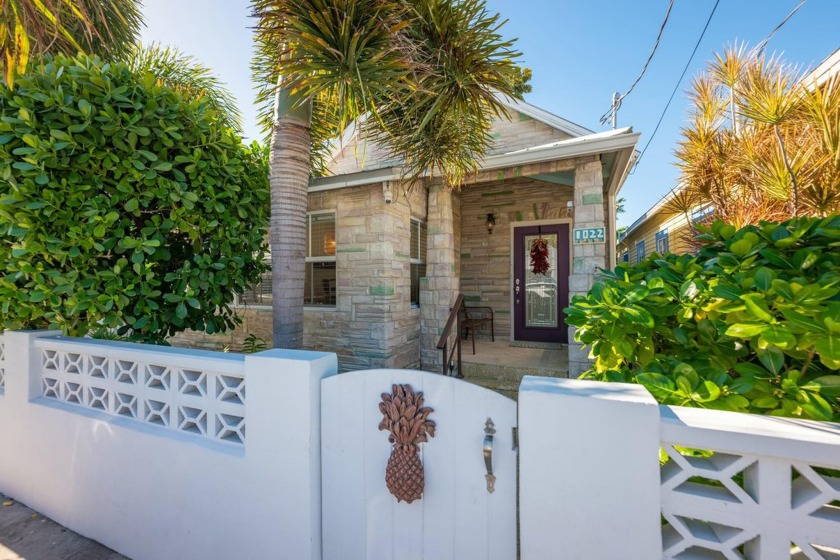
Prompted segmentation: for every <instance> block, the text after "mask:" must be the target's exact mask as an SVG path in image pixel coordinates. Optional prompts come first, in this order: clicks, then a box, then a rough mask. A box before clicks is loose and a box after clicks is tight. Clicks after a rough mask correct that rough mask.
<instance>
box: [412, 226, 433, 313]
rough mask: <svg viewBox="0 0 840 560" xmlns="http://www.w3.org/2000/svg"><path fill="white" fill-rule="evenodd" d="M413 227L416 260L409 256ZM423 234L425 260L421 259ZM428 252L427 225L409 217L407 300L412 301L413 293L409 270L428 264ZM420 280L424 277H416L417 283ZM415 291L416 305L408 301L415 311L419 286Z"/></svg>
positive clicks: (418, 302)
mask: <svg viewBox="0 0 840 560" xmlns="http://www.w3.org/2000/svg"><path fill="white" fill-rule="evenodd" d="M415 225H416V227H417V258H413V257H412V256H411V251H412V247H411V234H412V233H413V232H414V227H415ZM424 232H425V234H426V255H427V258H425V259H424V258H423V251H422V247H423V241H422V239H421V234H422V233H424ZM428 250H429V229H428V223H427V222H426V221H424V220H421V219H420V218H414V217H411V218H410V219H409V230H408V262H409V287H408V289H409V294H408V296H409V300H411V299H412V298H411V292H412V291H413V290H412V288H413V286H411V280H412V274H411V272H412V271H411V268H412V266H414V265H417V266H421V265H422V266H426V265H427V264H428V262H427V261H428ZM420 278H425V276H419V275H418V282H419V279H420ZM417 289H418V293H417V303H415V302H413V301H409V304H410V305H411V307H412V308H415V309H416V308H419V307H420V286H419V285H418V287H417Z"/></svg>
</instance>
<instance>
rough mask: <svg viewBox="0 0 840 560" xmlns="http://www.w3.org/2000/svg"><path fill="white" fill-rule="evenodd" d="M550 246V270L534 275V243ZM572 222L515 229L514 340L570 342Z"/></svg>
mask: <svg viewBox="0 0 840 560" xmlns="http://www.w3.org/2000/svg"><path fill="white" fill-rule="evenodd" d="M540 238H542V239H544V240H545V241H546V243H547V245H548V253H549V255H548V270H547V271H546V272H545V274H534V273H533V271H532V268H531V245H532V243H533V242H534V240H536V239H540ZM568 305H569V224H552V225H545V226H523V227H514V229H513V339H514V340H522V341H532V342H568V329H567V328H566V320H565V319H566V315H565V314H564V313H563V309H564V308H566V307H568Z"/></svg>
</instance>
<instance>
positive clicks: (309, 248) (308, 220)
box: [233, 210, 338, 310]
mask: <svg viewBox="0 0 840 560" xmlns="http://www.w3.org/2000/svg"><path fill="white" fill-rule="evenodd" d="M324 214H332V215H333V221H335V214H336V212H335V210H315V211H313V212H307V213H306V239H307V245H306V254H307V257H306V258H305V259H304V262H305V264H307V265H308V264H309V263H318V262H335V263H337V260H336V256H335V255H332V256H323V257H310V256H308V255H310V254H311V253H312V229H311V228H312V219H311V216H318V215H324ZM336 229H338V228H337V227H336ZM336 245H337V243H336ZM267 257H268V258H267V259H266V262H268V264H269V272H271V270H270V267H271V247H269V250H268V253H267ZM304 275H305V271H304ZM336 277H338V265H337V264H336ZM336 279H337V278H336ZM336 284H337V282H336ZM304 297H305V294H304ZM233 306H234V307H238V308H245V309H271V308H272V305H271V304H266V303H247V302H244V303H243V302H242V299H241V294H233ZM303 307H304V309H320V310H332V309H335V308H336V305H335V304H333V305H326V304H321V305H315V304H311V303H310V304H307V303H304V304H303Z"/></svg>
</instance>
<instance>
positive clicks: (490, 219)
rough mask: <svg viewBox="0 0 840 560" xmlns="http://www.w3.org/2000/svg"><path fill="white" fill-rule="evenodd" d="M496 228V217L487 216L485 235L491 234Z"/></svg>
mask: <svg viewBox="0 0 840 560" xmlns="http://www.w3.org/2000/svg"><path fill="white" fill-rule="evenodd" d="M494 227H496V216H494V215H493V214H492V213H490V214H487V233H489V234H491V233H493V228H494Z"/></svg>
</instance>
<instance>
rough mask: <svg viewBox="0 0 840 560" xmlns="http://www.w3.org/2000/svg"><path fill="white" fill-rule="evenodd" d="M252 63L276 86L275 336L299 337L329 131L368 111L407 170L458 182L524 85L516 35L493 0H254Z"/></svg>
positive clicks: (277, 340)
mask: <svg viewBox="0 0 840 560" xmlns="http://www.w3.org/2000/svg"><path fill="white" fill-rule="evenodd" d="M252 9H253V15H254V16H255V17H256V18H257V27H256V40H257V45H258V52H257V56H256V57H255V61H254V71H255V75H256V76H257V78H258V80H260V81H261V82H262V83H263V84H265V87H264V88H263V90H262V92H261V98H262V99H264V100H266V99H269V98H270V97H272V96H273V97H274V100H275V103H274V107H273V109H274V110H273V113H271V114H270V115H271V116H270V117H269V116H268V114H266V119H265V121H264V122H265V123H266V124H269V123H270V125H271V131H272V136H271V253H272V267H273V272H274V274H273V289H274V292H273V293H274V298H273V299H274V345H275V346H276V347H284V348H297V347H300V345H301V343H302V338H303V295H304V294H303V284H304V260H305V255H306V252H305V251H306V247H305V241H306V222H305V220H306V198H307V189H308V186H309V178H310V174H311V173H312V172H314V173H316V174H317V173H323V172H324V167H325V163H326V159H325V154H326V149H327V147H328V143H329V140H330V139H332V138H334V137H335V136H337V135H338V134H339V133H340V132H341V131H343V130H344V128H346V127H347V126H348V125H349V124H350V123H351V122H353V121H354V120H356V119H357V118H359V117H362V116H366V117H367V118H365V119H364V125H363V127H362V132H363V134H366V135H368V136H369V137H370V138H371V139H373V140H376V141H378V142H380V143H381V144H382V145H383V146H386V147H388V148H389V149H390V150H391V152H392V153H393V155H395V156H399V157H401V158H402V159H403V161H405V162H406V166H407V174H410V175H411V176H413V177H419V176H420V175H422V174H424V173H427V172H434V173H438V174H440V175H442V176H443V177H444V179H445V180H446V181H447V183H448V184H449V185H450V186H452V187H456V186H458V185H459V184H460V182H461V181H462V179H463V177H464V176H465V175H466V174H467V173H469V172H471V171H473V170H475V169H476V159H477V158H479V157H481V156H482V155H483V154H484V153H485V152H486V150H487V148H488V146H489V145H490V142H491V138H490V136H489V128H490V124H491V121H492V118H493V117H494V116H497V115H500V114H502V112H503V111H504V109H503V106H502V105H501V103H500V102H499V101H498V100H497V98H496V94H497V93H501V94H503V95H509V96H515V95H517V94H518V93H521V92H522V91H523V89H522V86H523V84H524V82H527V79H525V80H523V73H522V71H520V70H519V68H518V67H517V66H516V65H515V64H514V59H515V57H517V56H518V53H516V52H514V51H513V42H512V41H507V40H504V39H503V38H502V37H501V35H500V34H499V28H500V27H501V25H502V24H503V22H501V21H500V20H499V16H498V15H496V14H491V13H489V12H488V11H487V9H486V6H485V2H484V0H253V1H252Z"/></svg>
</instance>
